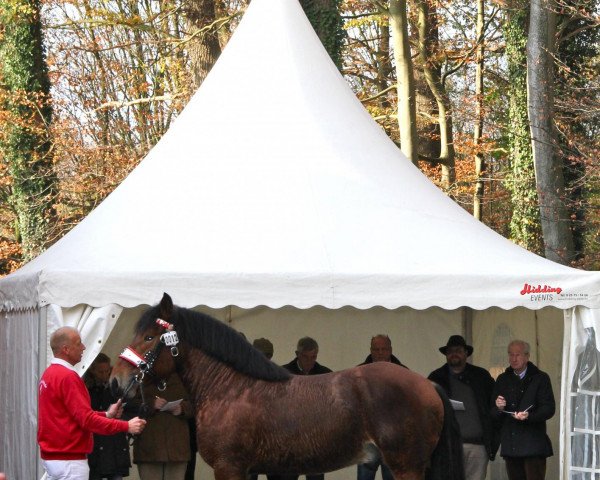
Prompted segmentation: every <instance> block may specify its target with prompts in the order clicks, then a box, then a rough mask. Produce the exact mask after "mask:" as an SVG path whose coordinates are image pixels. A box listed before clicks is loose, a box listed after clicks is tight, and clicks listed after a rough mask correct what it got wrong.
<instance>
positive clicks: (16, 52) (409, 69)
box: [0, 0, 600, 275]
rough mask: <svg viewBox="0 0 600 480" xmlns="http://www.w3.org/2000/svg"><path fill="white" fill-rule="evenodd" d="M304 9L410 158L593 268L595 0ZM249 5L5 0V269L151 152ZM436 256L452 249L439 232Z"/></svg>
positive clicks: (598, 53) (512, 235) (599, 20)
mask: <svg viewBox="0 0 600 480" xmlns="http://www.w3.org/2000/svg"><path fill="white" fill-rule="evenodd" d="M272 1H278V0H272ZM301 4H302V7H303V8H304V11H305V12H306V14H307V16H308V18H309V20H310V21H311V23H312V25H313V27H314V28H315V30H316V32H317V33H318V35H319V37H320V38H321V40H322V42H323V44H324V45H325V47H326V48H327V50H328V52H329V54H330V56H331V58H332V60H333V61H334V62H335V63H336V65H337V66H338V68H339V69H340V71H341V72H342V74H343V75H344V76H345V78H346V80H347V81H348V83H349V84H350V85H351V87H352V89H353V90H354V92H355V93H356V95H357V97H358V98H359V99H360V101H361V102H362V103H363V105H364V106H365V107H366V108H367V110H368V111H369V112H370V113H371V115H372V116H373V118H374V119H375V120H376V121H377V122H378V123H379V124H380V125H381V128H383V129H384V130H385V132H386V133H387V134H388V136H389V137H390V138H391V139H392V140H393V141H394V142H395V143H396V144H397V145H398V148H399V149H401V150H402V151H403V152H404V153H405V154H406V156H407V158H408V161H412V162H413V163H414V164H415V165H417V166H418V167H419V168H420V169H421V170H422V171H423V172H424V173H425V174H426V175H427V176H428V177H429V178H430V179H431V180H432V181H433V182H435V183H436V184H437V185H438V187H439V188H440V189H442V190H443V191H444V192H445V193H446V194H447V195H449V196H450V197H451V198H452V199H453V200H454V201H456V202H457V203H458V204H459V205H461V206H462V207H463V208H465V209H466V210H467V211H469V212H470V213H472V214H473V215H474V216H475V217H476V218H478V219H479V220H481V221H482V222H484V223H485V224H487V225H488V226H489V227H491V228H493V229H494V230H496V231H497V232H498V233H500V234H501V235H503V236H505V237H507V238H509V239H511V240H512V241H514V242H515V243H517V244H519V245H521V246H523V247H524V248H526V249H528V250H530V251H532V252H535V253H537V254H540V255H542V256H545V257H547V258H550V259H552V260H554V261H557V262H560V263H563V264H568V265H572V266H575V267H578V268H584V269H592V270H599V269H600V162H599V161H598V155H599V153H600V148H599V142H598V134H599V132H600V88H599V87H600V85H599V75H598V73H599V66H600V42H599V40H600V29H599V28H598V27H599V26H600V17H599V5H598V1H597V0H530V2H527V1H526V0H475V1H468V0H387V1H384V0H381V1H380V0H374V1H371V0H301ZM246 7H247V2H245V1H244V0H222V1H218V0H158V1H157V0H41V1H40V0H0V275H5V274H8V273H10V272H12V271H14V270H16V269H17V268H18V267H19V266H21V265H22V264H23V263H25V262H26V261H28V260H30V259H31V258H33V257H35V256H36V255H38V254H39V253H41V252H42V251H43V250H44V249H45V248H47V247H48V246H50V245H51V244H52V243H54V242H55V241H56V240H58V239H59V238H60V237H61V236H62V235H64V234H65V233H66V232H68V231H69V230H70V229H71V228H72V227H73V226H74V225H76V224H77V223H78V222H79V221H80V220H81V219H83V218H84V217H85V216H86V215H87V214H88V213H89V212H90V211H91V210H92V209H93V208H94V207H95V206H96V205H98V203H100V202H101V201H102V200H103V199H104V198H105V197H106V196H107V195H108V194H109V193H110V192H111V191H112V190H113V189H114V188H115V187H116V186H117V185H118V184H119V183H120V182H121V181H122V180H123V179H124V178H125V177H126V176H127V174H128V173H129V172H130V171H131V170H132V169H133V168H134V167H135V166H136V165H137V164H138V163H139V162H140V161H141V160H142V159H143V158H144V156H145V155H146V154H147V153H148V151H149V150H150V149H151V148H152V146H153V145H154V144H155V143H156V142H157V141H158V140H159V139H160V138H161V136H162V135H163V134H164V133H165V132H166V130H167V129H168V128H169V126H170V125H171V123H172V122H173V121H175V119H176V118H177V115H178V113H179V112H180V111H181V110H182V109H183V108H184V106H185V105H186V103H187V101H188V100H189V99H190V97H191V95H192V94H193V93H194V92H195V90H196V89H197V88H198V87H199V86H200V85H201V83H202V81H203V79H204V78H205V77H206V75H207V73H208V72H209V71H210V68H211V67H212V65H213V64H214V63H215V61H216V60H217V58H218V57H219V54H220V53H221V51H222V49H223V48H224V47H225V45H226V44H227V41H228V40H229V38H230V36H231V34H232V33H233V31H234V30H235V27H236V26H237V24H238V23H239V20H240V18H241V16H242V15H243V12H244V11H245V8H246ZM265 28H268V25H265ZM274 68H277V67H276V65H275V66H274ZM316 80H318V79H316ZM240 81H243V79H240ZM231 141H232V142H235V138H232V139H231ZM424 208H427V206H426V205H425V206H424ZM439 247H440V248H444V249H446V250H447V251H448V255H452V245H446V244H445V242H444V232H439Z"/></svg>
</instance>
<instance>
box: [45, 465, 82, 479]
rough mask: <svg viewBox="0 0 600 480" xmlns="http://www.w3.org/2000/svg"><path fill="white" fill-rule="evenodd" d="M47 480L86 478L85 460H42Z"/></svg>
mask: <svg viewBox="0 0 600 480" xmlns="http://www.w3.org/2000/svg"><path fill="white" fill-rule="evenodd" d="M42 465H43V466H44V469H45V470H46V474H47V477H46V478H47V479H48V480H88V479H89V477H90V467H89V465H88V462H87V460H42Z"/></svg>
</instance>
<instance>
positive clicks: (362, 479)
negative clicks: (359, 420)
mask: <svg viewBox="0 0 600 480" xmlns="http://www.w3.org/2000/svg"><path fill="white" fill-rule="evenodd" d="M373 362H391V363H395V364H396V365H400V366H402V367H404V368H406V366H405V365H402V363H400V360H398V358H396V357H395V356H394V355H393V354H392V341H391V340H390V337H388V336H387V335H383V334H379V335H375V336H374V337H373V338H371V353H370V354H369V356H367V358H366V359H365V361H364V362H363V363H361V365H366V364H368V363H373ZM367 449H368V450H369V455H368V456H369V460H368V462H366V463H360V464H359V465H358V467H357V470H356V478H357V480H375V474H376V473H377V470H378V469H379V467H381V478H382V479H383V480H394V475H393V474H392V471H391V470H390V469H389V467H388V466H387V465H386V464H385V463H383V462H382V458H381V453H380V452H379V450H378V449H377V447H375V445H369V446H367Z"/></svg>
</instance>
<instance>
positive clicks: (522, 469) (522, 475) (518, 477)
mask: <svg viewBox="0 0 600 480" xmlns="http://www.w3.org/2000/svg"><path fill="white" fill-rule="evenodd" d="M504 462H505V463H506V473H507V474H508V480H544V479H545V478H546V459H545V458H541V457H525V458H516V457H504Z"/></svg>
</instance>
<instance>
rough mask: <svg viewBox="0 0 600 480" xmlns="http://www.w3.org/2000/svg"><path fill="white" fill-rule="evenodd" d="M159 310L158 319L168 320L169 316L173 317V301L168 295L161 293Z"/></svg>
mask: <svg viewBox="0 0 600 480" xmlns="http://www.w3.org/2000/svg"><path fill="white" fill-rule="evenodd" d="M159 308H160V318H162V319H163V320H169V318H171V315H173V300H171V297H170V296H169V294H168V293H163V297H162V299H161V300H160V304H159Z"/></svg>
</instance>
